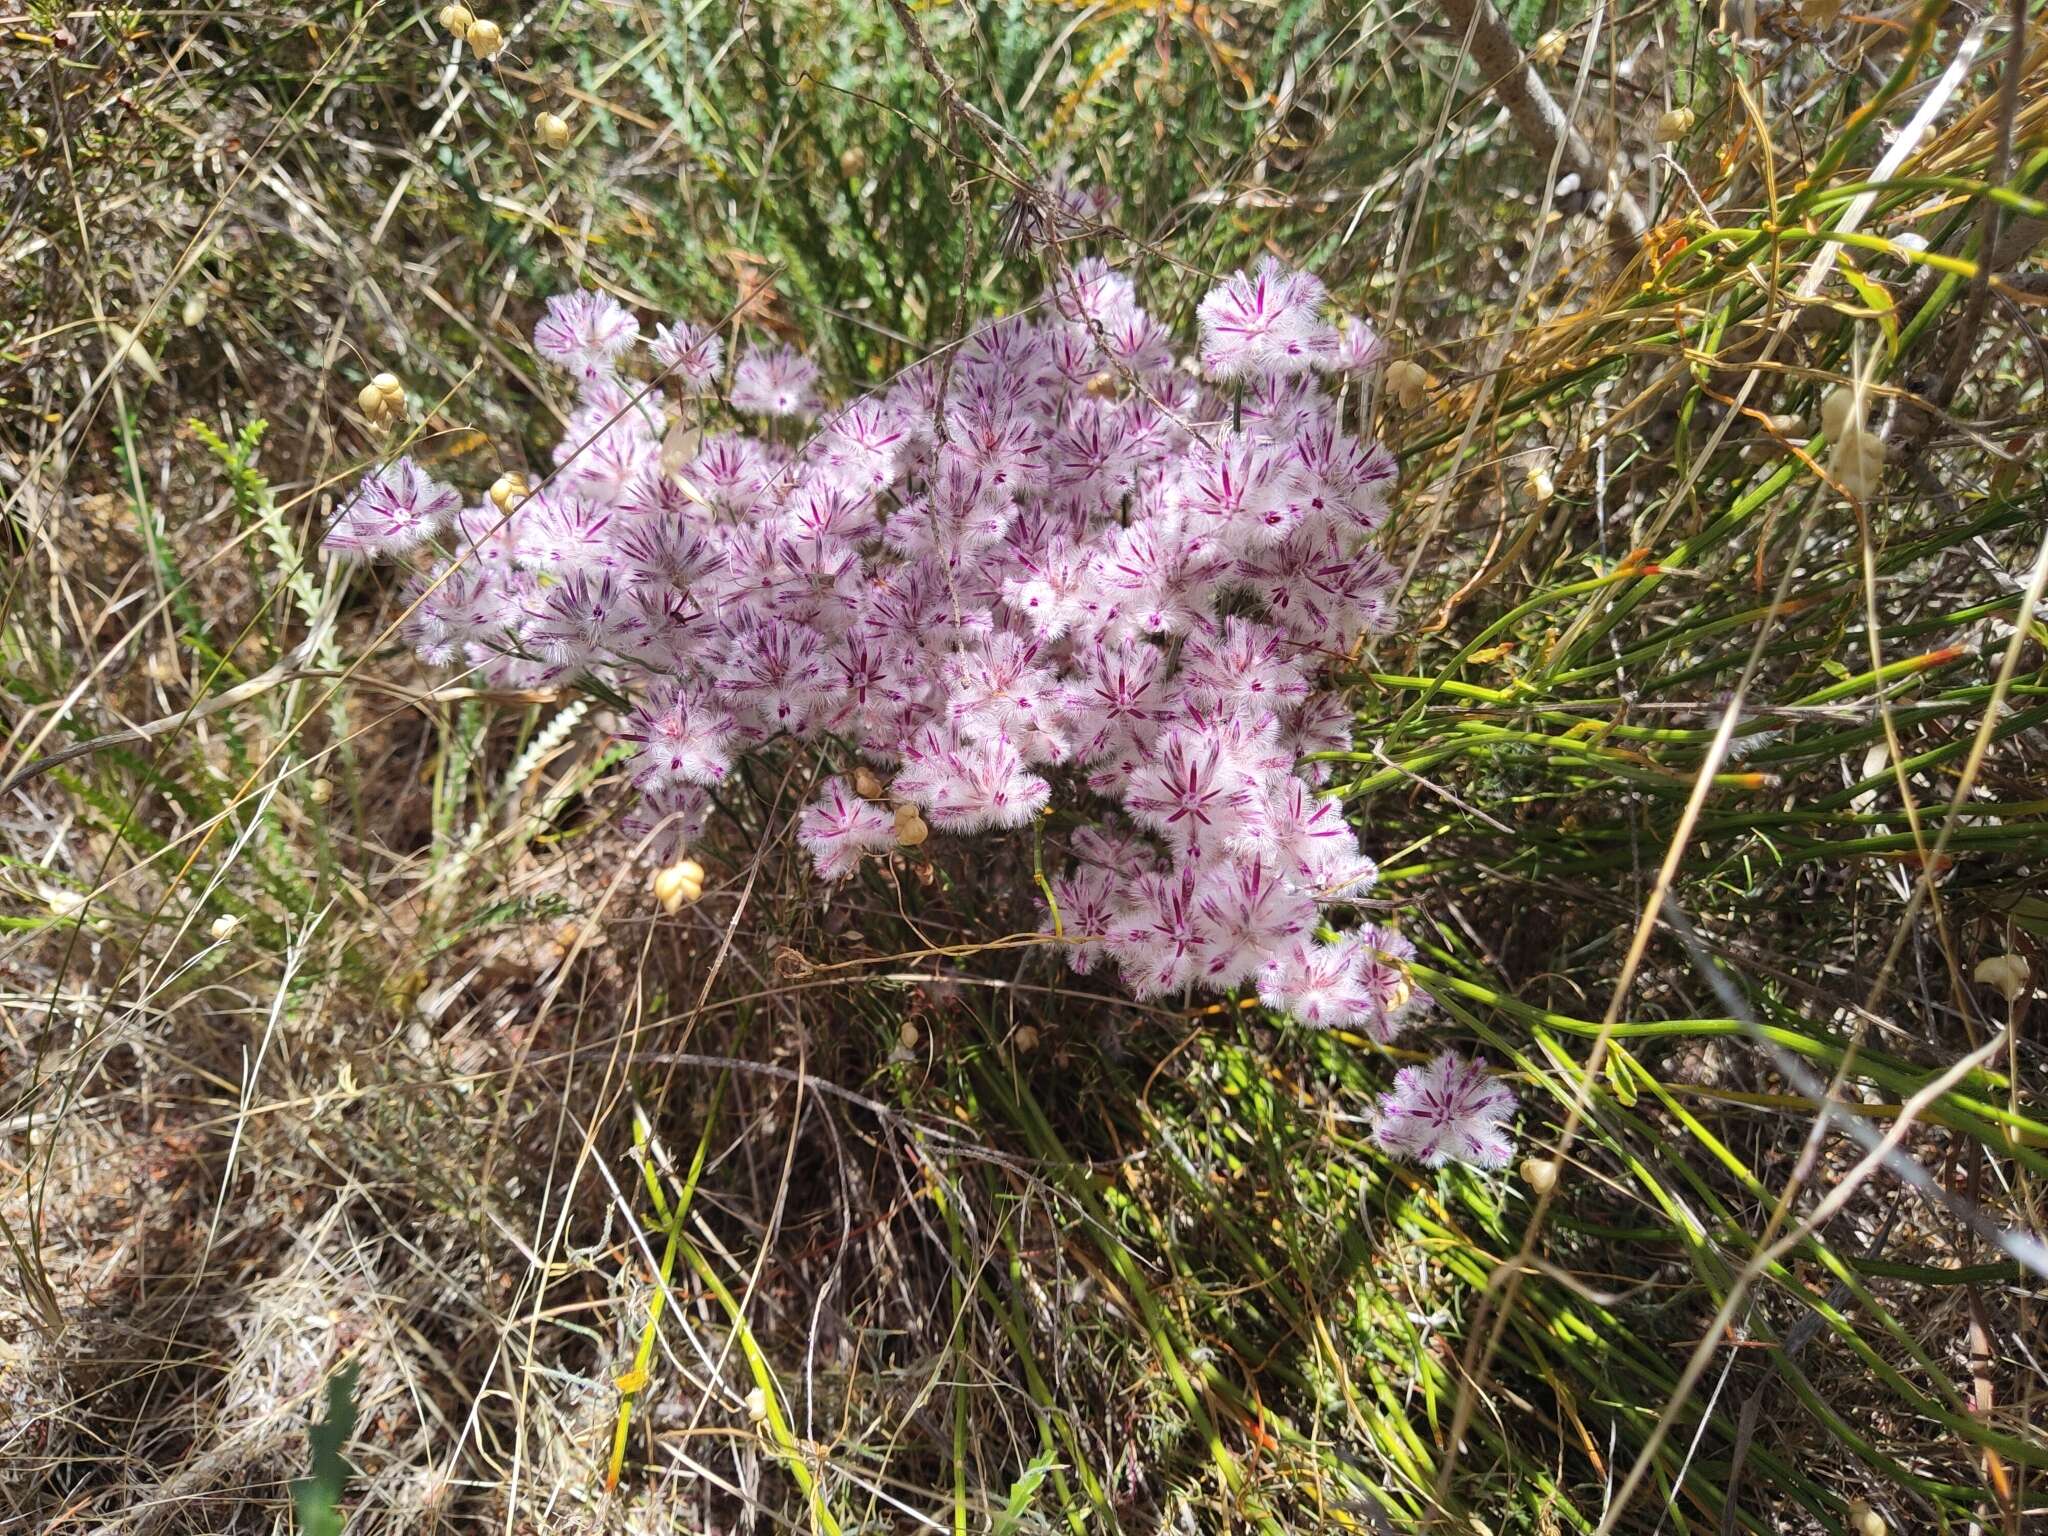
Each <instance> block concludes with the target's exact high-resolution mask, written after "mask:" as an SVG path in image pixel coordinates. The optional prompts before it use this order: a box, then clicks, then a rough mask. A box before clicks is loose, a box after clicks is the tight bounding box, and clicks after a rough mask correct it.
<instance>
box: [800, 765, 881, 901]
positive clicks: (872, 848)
mask: <svg viewBox="0 0 2048 1536" xmlns="http://www.w3.org/2000/svg"><path fill="white" fill-rule="evenodd" d="M797 837H798V838H799V839H800V840H801V841H802V843H803V845H804V851H805V852H806V853H808V854H810V856H811V862H812V863H813V864H814V865H815V866H816V867H817V870H818V876H819V878H820V879H823V880H843V879H845V878H846V877H847V876H848V875H850V874H852V873H853V872H854V871H855V870H856V869H858V868H860V861H861V857H862V855H864V854H869V853H876V852H879V851H880V850H882V849H884V848H887V847H890V846H892V845H893V844H894V843H895V841H896V828H895V823H894V822H893V821H892V820H891V819H890V816H889V813H888V812H887V811H885V810H883V809H882V808H881V807H880V806H879V805H875V804H873V803H872V802H870V801H867V800H863V799H861V797H860V796H859V795H857V794H855V793H854V790H853V786H852V785H850V784H848V783H847V782H846V780H844V779H839V778H832V779H827V780H826V781H825V785H824V788H823V789H822V790H820V791H819V794H818V798H817V799H816V800H814V801H813V802H812V803H811V804H810V805H809V806H808V807H806V808H805V810H804V813H803V815H802V816H801V817H799V818H798V820H797Z"/></svg>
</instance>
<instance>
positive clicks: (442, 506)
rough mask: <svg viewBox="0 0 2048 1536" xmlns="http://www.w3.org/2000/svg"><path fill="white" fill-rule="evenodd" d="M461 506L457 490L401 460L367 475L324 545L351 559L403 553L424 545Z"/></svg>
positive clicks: (341, 511) (345, 506)
mask: <svg viewBox="0 0 2048 1536" xmlns="http://www.w3.org/2000/svg"><path fill="white" fill-rule="evenodd" d="M461 507H462V497H461V496H460V495H458V494H457V493H456V492H455V491H454V490H453V489H451V488H450V487H448V486H445V485H443V484H442V483H441V482H440V481H438V480H436V479H434V478H433V477H432V476H431V475H429V474H428V473H427V472H426V471H425V470H423V469H421V468H420V467H419V465H417V464H415V463H414V462H413V461H412V460H411V459H400V460H398V461H397V462H396V463H395V464H389V465H386V466H385V467H384V468H382V469H373V470H371V471H370V472H369V473H368V474H367V475H365V476H363V479H362V483H361V484H360V485H358V486H357V487H356V491H355V494H354V495H353V496H351V497H349V499H348V500H347V501H346V502H344V503H343V504H342V508H341V510H340V511H339V512H338V513H336V514H335V518H334V523H333V525H332V526H331V527H330V528H328V530H327V537H326V538H325V539H324V540H322V543H323V544H324V546H325V547H326V548H327V549H328V550H329V551H330V552H332V553H334V554H337V555H340V556H342V557H344V558H345V559H351V560H371V559H375V558H376V557H378V556H379V555H400V554H404V553H406V552H407V551H409V550H413V549H417V548H418V547H419V546H420V545H422V544H424V543H426V541H427V540H428V539H430V538H432V537H433V536H434V534H435V533H436V532H437V531H438V530H439V529H440V527H441V525H442V524H443V523H444V522H446V521H447V520H448V519H449V518H451V517H453V516H454V515H455V514H456V513H457V512H458V511H459V510H461Z"/></svg>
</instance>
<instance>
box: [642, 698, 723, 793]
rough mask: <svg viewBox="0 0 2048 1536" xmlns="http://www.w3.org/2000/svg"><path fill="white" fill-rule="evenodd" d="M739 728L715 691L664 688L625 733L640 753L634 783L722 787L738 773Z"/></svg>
mask: <svg viewBox="0 0 2048 1536" xmlns="http://www.w3.org/2000/svg"><path fill="white" fill-rule="evenodd" d="M737 735H738V727H737V726H736V725H735V724H734V722H733V718H732V714H731V712H730V711H728V710H727V709H725V708H724V707H723V706H722V705H720V704H719V703H718V702H717V700H716V697H715V696H714V695H713V694H712V692H711V690H710V689H708V688H705V687H702V686H701V685H691V684H687V683H666V684H658V685H657V686H656V687H655V688H654V689H653V690H652V691H651V692H650V693H649V694H648V696H647V698H646V700H645V701H644V702H643V703H641V705H640V706H639V707H638V708H637V709H635V710H634V711H633V713H632V715H631V716H630V717H628V719H627V722H626V728H625V729H624V730H623V731H621V732H619V736H620V739H621V740H624V741H630V742H633V743H634V744H635V745H637V746H638V747H639V749H640V750H639V752H638V753H637V754H636V755H635V757H634V759H633V783H634V784H635V785H636V786H638V787H639V788H641V789H643V790H644V789H650V788H654V787H656V786H660V785H669V784H717V783H719V782H720V781H722V780H723V779H724V778H725V776H726V774H727V773H729V772H730V771H731V769H732V749H733V741H734V738H735V737H736V736H737Z"/></svg>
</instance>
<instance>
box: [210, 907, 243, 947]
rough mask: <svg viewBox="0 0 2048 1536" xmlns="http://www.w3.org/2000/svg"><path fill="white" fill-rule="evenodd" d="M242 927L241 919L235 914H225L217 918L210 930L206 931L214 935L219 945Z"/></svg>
mask: <svg viewBox="0 0 2048 1536" xmlns="http://www.w3.org/2000/svg"><path fill="white" fill-rule="evenodd" d="M241 926H242V920H241V919H240V918H239V917H237V916H235V914H234V913H232V912H223V913H221V915H220V916H219V917H216V918H215V919H214V920H213V926H212V927H210V928H208V929H207V930H206V931H207V932H208V933H210V934H212V935H213V937H214V941H215V942H216V943H219V942H221V941H222V940H225V939H227V938H229V937H230V936H231V935H232V934H233V933H234V931H235V930H236V929H237V928H239V927H241Z"/></svg>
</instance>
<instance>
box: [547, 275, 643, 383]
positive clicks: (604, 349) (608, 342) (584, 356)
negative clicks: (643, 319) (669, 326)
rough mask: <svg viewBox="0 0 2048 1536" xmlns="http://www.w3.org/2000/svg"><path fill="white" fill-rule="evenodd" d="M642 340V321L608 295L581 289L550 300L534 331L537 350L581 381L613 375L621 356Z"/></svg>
mask: <svg viewBox="0 0 2048 1536" xmlns="http://www.w3.org/2000/svg"><path fill="white" fill-rule="evenodd" d="M639 339H640V322H639V321H638V320H636V319H634V318H633V314H632V311H630V310H629V309H627V308H626V306H625V305H623V304H621V303H620V302H619V301H618V300H617V299H615V298H613V297H612V296H611V295H610V294H608V293H597V292H594V291H592V290H590V289H579V290H578V291H577V292H575V293H564V294H558V295H556V296H555V297H554V298H552V299H549V300H548V310H547V313H546V314H545V315H543V316H542V317H541V319H540V321H539V323H538V324H536V325H535V326H534V328H533V349H534V351H536V352H538V353H539V354H540V355H541V356H542V357H544V358H546V359H547V360H548V361H549V362H551V363H554V364H555V365H556V366H558V367H561V368H566V369H568V370H569V371H570V372H571V373H573V374H576V375H577V376H578V377H580V378H586V379H596V378H601V377H603V376H604V375H606V374H609V373H610V372H611V371H612V369H613V367H614V366H615V365H616V364H617V362H618V360H619V356H620V354H621V353H623V352H624V351H625V350H626V349H627V348H628V347H630V346H632V345H633V343H634V342H636V341H638V340H639Z"/></svg>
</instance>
